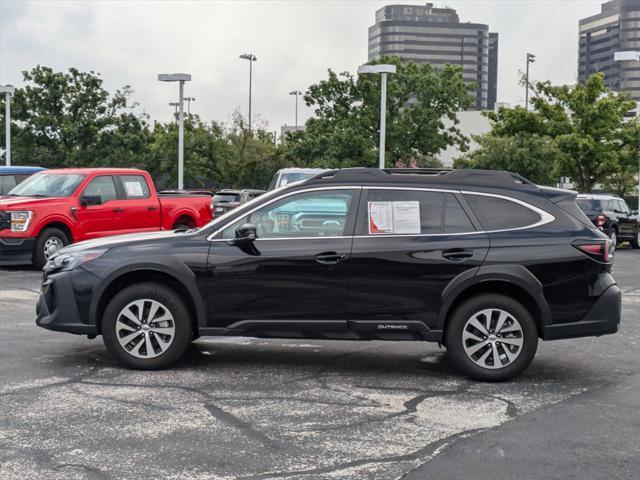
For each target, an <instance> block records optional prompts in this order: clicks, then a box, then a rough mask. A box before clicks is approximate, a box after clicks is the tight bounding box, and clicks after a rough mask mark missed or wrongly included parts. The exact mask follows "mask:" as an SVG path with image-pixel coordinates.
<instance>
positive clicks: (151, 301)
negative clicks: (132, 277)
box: [102, 283, 193, 370]
mask: <svg viewBox="0 0 640 480" xmlns="http://www.w3.org/2000/svg"><path fill="white" fill-rule="evenodd" d="M192 336H193V334H192V332H191V321H190V319H189V310H188V308H187V307H186V305H185V303H184V302H183V301H182V299H181V298H180V296H179V295H178V294H177V293H176V292H175V291H173V290H171V289H169V288H167V287H165V286H163V285H160V284H157V283H141V284H137V285H132V286H129V287H127V288H125V289H123V290H122V291H120V292H119V293H118V294H117V295H116V296H115V297H113V299H111V301H110V302H109V304H108V305H107V308H106V309H105V312H104V316H103V317H102V337H103V340H104V344H105V346H106V347H107V350H109V352H110V353H111V354H112V355H113V356H114V357H115V358H116V360H117V361H118V362H119V363H121V364H122V365H124V366H126V367H129V368H135V369H144V370H157V369H161V368H165V367H168V366H170V365H172V364H173V363H175V362H176V361H177V360H178V359H179V358H180V357H182V355H183V354H184V352H185V350H186V348H187V346H188V345H189V342H190V340H191V338H192Z"/></svg>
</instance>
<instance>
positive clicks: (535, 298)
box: [438, 265, 551, 335]
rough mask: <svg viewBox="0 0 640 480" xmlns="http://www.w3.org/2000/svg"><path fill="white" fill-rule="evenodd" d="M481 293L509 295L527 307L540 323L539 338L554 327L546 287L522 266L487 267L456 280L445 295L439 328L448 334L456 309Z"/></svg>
mask: <svg viewBox="0 0 640 480" xmlns="http://www.w3.org/2000/svg"><path fill="white" fill-rule="evenodd" d="M480 293H497V294H501V295H507V296H509V297H511V298H513V299H515V300H517V301H519V302H520V303H522V304H523V305H524V307H525V308H527V310H529V312H530V313H531V316H532V317H533V319H534V320H535V322H536V326H537V329H538V335H541V334H542V331H543V328H544V326H545V325H549V324H551V310H550V309H549V305H548V304H547V301H546V299H545V298H544V294H543V289H542V284H541V283H540V282H539V281H538V279H537V278H536V277H535V276H534V275H533V274H532V273H531V272H530V271H529V270H527V269H526V268H525V267H523V266H522V265H487V266H482V267H479V268H478V269H477V270H475V271H466V272H464V273H463V274H461V275H459V276H457V277H456V278H454V279H453V280H452V281H451V282H450V283H449V285H447V286H446V287H445V289H444V290H443V291H442V308H441V309H440V315H439V317H438V328H439V329H441V330H442V331H445V332H446V323H447V319H448V318H449V316H450V314H451V313H452V312H453V311H454V310H455V308H456V307H457V306H458V305H459V304H460V303H461V302H463V301H464V300H466V299H467V298H469V297H471V296H473V295H477V294H480Z"/></svg>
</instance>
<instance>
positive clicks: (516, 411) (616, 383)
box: [0, 249, 640, 480]
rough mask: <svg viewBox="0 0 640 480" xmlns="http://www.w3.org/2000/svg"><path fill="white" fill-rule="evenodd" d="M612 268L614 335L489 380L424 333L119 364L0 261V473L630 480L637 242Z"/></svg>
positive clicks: (636, 428)
mask: <svg viewBox="0 0 640 480" xmlns="http://www.w3.org/2000/svg"><path fill="white" fill-rule="evenodd" d="M614 274H615V277H616V279H617V280H618V282H619V284H620V285H621V287H622V289H623V292H624V294H623V323H622V326H621V329H620V332H619V333H618V334H617V335H612V336H606V337H601V338H586V339H577V340H570V341H558V342H549V343H541V344H540V347H539V350H538V355H537V357H536V359H535V360H534V362H533V364H532V366H531V367H530V368H529V369H528V370H527V371H526V372H525V373H524V374H523V375H521V376H520V377H518V378H517V379H516V380H515V381H511V382H508V383H501V384H488V383H476V382H472V381H470V380H467V379H465V378H463V377H461V376H459V375H458V374H457V373H456V372H455V371H454V370H453V368H452V367H451V365H450V364H449V362H448V361H447V357H446V355H445V353H444V350H442V349H440V348H439V347H438V346H437V345H435V344H428V343H413V342H411V343H410V342H359V343H358V342H320V341H318V342H316V341H306V340H305V341H295V340H261V339H245V338H243V339H238V338H224V339H199V340H198V341H196V342H195V343H194V344H193V345H192V347H191V348H190V350H189V352H188V355H187V356H186V358H185V359H184V360H182V361H181V362H180V363H179V364H178V365H177V366H176V367H175V368H173V369H172V370H168V371H160V372H139V371H129V370H124V369H122V368H119V367H118V366H117V365H116V364H115V363H114V362H113V360H112V359H111V358H110V357H109V356H108V354H107V352H106V350H105V348H104V347H103V344H102V341H101V339H100V338H98V339H94V340H87V339H86V338H84V337H79V336H73V335H68V334H63V333H54V332H48V331H45V330H42V329H40V328H38V327H36V326H35V324H34V317H35V301H36V298H37V292H38V289H39V278H40V275H39V273H38V272H36V271H33V270H28V269H25V270H19V269H15V268H13V269H5V270H0V379H1V382H0V478H2V479H14V478H16V479H18V478H19V479H23V478H42V479H45V478H46V479H133V478H135V479H147V478H163V479H195V480H204V479H232V478H241V479H260V478H265V479H266V478H269V479H271V478H273V479H277V478H303V479H312V478H318V479H321V478H322V479H325V478H326V479H328V478H331V479H352V478H354V479H355V478H376V479H378V478H380V479H388V478H416V479H418V478H420V479H421V478H429V479H461V478H464V479H476V478H477V479H486V478H488V477H491V476H492V477H493V478H500V479H509V478H513V479H522V478H529V479H531V478H540V479H542V478H544V479H550V478H563V479H565V478H579V479H596V478H598V479H599V478H610V479H613V478H621V479H629V478H637V475H638V473H637V472H638V469H639V467H640V441H639V440H640V251H632V250H629V249H620V250H618V251H617V253H616V260H615V269H614Z"/></svg>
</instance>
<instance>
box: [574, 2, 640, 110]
mask: <svg viewBox="0 0 640 480" xmlns="http://www.w3.org/2000/svg"><path fill="white" fill-rule="evenodd" d="M626 50H639V51H640V0H613V1H610V2H605V3H603V4H602V6H601V11H600V13H599V14H597V15H592V16H591V17H587V18H583V19H582V20H580V23H579V46H578V81H580V82H584V81H585V80H586V79H587V77H588V76H589V75H591V74H593V73H595V72H602V73H603V74H604V80H605V83H606V84H607V86H608V87H610V88H611V89H613V90H617V91H625V92H629V93H630V94H631V96H632V97H633V99H634V100H636V101H640V62H637V61H633V60H631V61H623V62H616V61H615V60H614V53H615V52H619V51H626Z"/></svg>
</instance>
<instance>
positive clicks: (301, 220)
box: [222, 190, 353, 239]
mask: <svg viewBox="0 0 640 480" xmlns="http://www.w3.org/2000/svg"><path fill="white" fill-rule="evenodd" d="M352 198H353V190H327V191H317V192H306V193H299V194H297V195H291V196H289V197H286V198H283V199H282V200H278V201H276V202H274V203H272V204H270V205H267V206H265V207H263V208H261V209H259V210H257V211H255V212H253V213H251V214H250V215H248V216H245V217H243V218H241V219H239V220H237V221H236V222H234V223H233V224H232V225H230V226H228V227H227V228H226V229H225V230H224V231H223V233H222V237H223V238H234V237H235V230H236V228H238V227H239V226H240V225H242V224H243V223H252V224H254V225H255V226H256V229H257V236H258V238H263V239H264V238H299V237H339V236H343V235H345V227H346V224H347V216H348V213H349V209H350V207H351V201H352Z"/></svg>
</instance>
